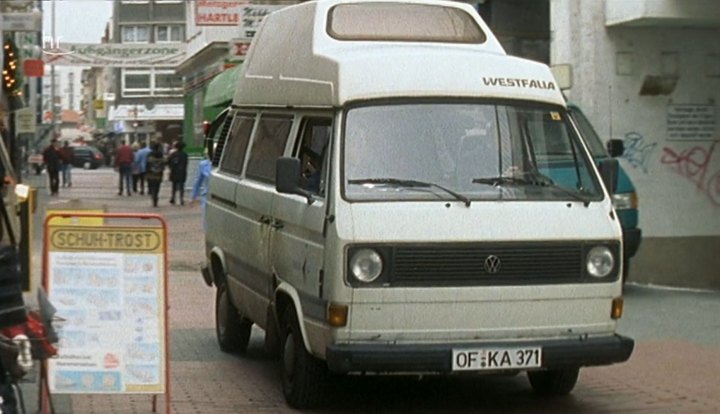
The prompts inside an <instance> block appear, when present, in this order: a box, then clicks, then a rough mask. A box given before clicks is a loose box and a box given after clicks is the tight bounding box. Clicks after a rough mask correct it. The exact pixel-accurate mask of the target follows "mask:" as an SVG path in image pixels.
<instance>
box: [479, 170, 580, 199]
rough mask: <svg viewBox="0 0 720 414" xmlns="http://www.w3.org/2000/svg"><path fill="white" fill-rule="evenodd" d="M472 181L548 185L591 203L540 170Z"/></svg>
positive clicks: (498, 183) (489, 183)
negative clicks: (556, 182)
mask: <svg viewBox="0 0 720 414" xmlns="http://www.w3.org/2000/svg"><path fill="white" fill-rule="evenodd" d="M472 182H473V183H474V184H487V185H491V186H493V187H502V186H513V185H528V186H538V187H548V188H552V189H553V190H558V191H560V192H562V193H563V194H565V195H567V196H570V197H572V198H573V199H575V200H576V201H580V202H582V203H583V205H584V206H585V207H587V206H588V205H590V200H589V199H588V198H586V197H584V196H582V195H581V194H578V193H575V192H573V191H570V190H568V189H567V188H565V187H562V186H559V185H557V184H555V182H554V181H553V180H552V178H550V177H548V176H545V175H543V174H541V173H539V172H526V173H523V174H515V175H511V176H499V177H483V178H473V180H472Z"/></svg>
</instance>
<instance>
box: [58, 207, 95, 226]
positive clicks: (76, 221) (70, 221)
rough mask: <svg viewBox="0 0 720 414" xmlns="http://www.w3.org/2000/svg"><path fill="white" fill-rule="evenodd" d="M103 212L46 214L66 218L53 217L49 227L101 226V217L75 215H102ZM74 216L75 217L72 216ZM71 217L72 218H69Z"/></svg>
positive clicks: (68, 211) (67, 211) (66, 211)
mask: <svg viewBox="0 0 720 414" xmlns="http://www.w3.org/2000/svg"><path fill="white" fill-rule="evenodd" d="M104 212H105V211H104V210H82V211H79V210H50V209H48V211H47V214H48V215H50V214H63V215H67V216H68V217H53V218H52V219H50V223H49V225H50V226H62V225H65V226H102V225H103V223H104V222H105V220H104V219H103V218H102V217H82V216H79V217H78V216H77V214H102V213H104ZM72 215H75V216H72ZM71 216H72V217H71Z"/></svg>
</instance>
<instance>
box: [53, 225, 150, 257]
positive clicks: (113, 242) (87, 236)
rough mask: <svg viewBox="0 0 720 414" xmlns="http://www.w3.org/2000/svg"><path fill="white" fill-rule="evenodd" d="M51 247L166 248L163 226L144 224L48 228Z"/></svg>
mask: <svg viewBox="0 0 720 414" xmlns="http://www.w3.org/2000/svg"><path fill="white" fill-rule="evenodd" d="M49 232H50V235H49V239H48V240H49V241H50V245H49V246H48V248H49V251H56V252H58V251H65V252H71V251H96V252H108V251H115V252H134V253H154V254H159V253H162V251H163V240H162V229H160V228H143V227H135V228H133V227H131V228H122V227H97V228H90V227H88V228H85V227H64V226H55V225H53V226H51V227H50V228H49Z"/></svg>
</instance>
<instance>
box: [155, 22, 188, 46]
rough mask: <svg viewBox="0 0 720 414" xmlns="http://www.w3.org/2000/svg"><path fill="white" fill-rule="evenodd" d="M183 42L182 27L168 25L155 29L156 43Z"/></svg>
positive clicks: (183, 33)
mask: <svg viewBox="0 0 720 414" xmlns="http://www.w3.org/2000/svg"><path fill="white" fill-rule="evenodd" d="M183 40H185V28H184V27H183V26H182V25H179V24H170V25H162V26H156V27H155V41H156V42H157V43H171V42H172V43H176V42H182V41H183Z"/></svg>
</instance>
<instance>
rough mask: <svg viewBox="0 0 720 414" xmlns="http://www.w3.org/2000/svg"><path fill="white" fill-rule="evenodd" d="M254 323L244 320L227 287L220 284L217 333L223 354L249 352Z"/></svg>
mask: <svg viewBox="0 0 720 414" xmlns="http://www.w3.org/2000/svg"><path fill="white" fill-rule="evenodd" d="M251 329H252V322H251V321H250V320H249V319H246V318H242V317H240V315H239V314H238V310H237V308H235V305H233V303H232V300H231V299H230V294H229V293H228V290H227V285H226V284H225V283H224V282H223V283H220V284H218V287H217V291H216V292H215V333H216V335H217V340H218V344H219V345H220V349H221V350H222V351H223V352H239V353H241V354H242V353H245V352H246V351H247V347H248V343H249V342H250V333H251Z"/></svg>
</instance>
